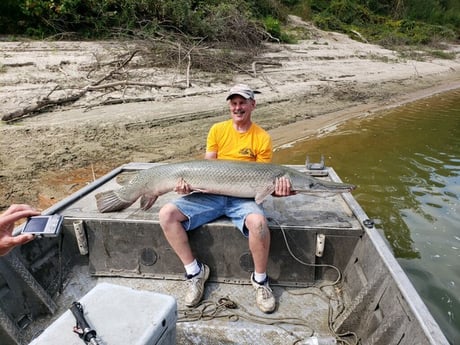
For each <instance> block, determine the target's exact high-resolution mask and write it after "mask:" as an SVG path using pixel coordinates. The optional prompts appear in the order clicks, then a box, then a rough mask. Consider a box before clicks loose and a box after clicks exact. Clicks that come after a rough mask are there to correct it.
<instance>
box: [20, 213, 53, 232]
mask: <svg viewBox="0 0 460 345" xmlns="http://www.w3.org/2000/svg"><path fill="white" fill-rule="evenodd" d="M48 219H49V218H48V217H31V218H30V219H29V221H28V222H27V225H26V227H25V228H24V230H23V232H25V233H27V232H29V233H40V232H44V231H45V228H46V224H47V223H48Z"/></svg>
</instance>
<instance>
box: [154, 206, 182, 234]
mask: <svg viewBox="0 0 460 345" xmlns="http://www.w3.org/2000/svg"><path fill="white" fill-rule="evenodd" d="M158 218H159V220H160V225H161V227H162V228H163V229H165V226H166V227H167V225H168V224H170V223H174V222H181V221H182V220H183V219H181V218H184V215H183V214H182V213H181V212H180V211H179V209H178V208H177V207H176V205H174V204H171V203H169V204H166V205H164V206H163V207H162V208H161V209H160V211H159V212H158Z"/></svg>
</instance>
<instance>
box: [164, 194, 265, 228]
mask: <svg viewBox="0 0 460 345" xmlns="http://www.w3.org/2000/svg"><path fill="white" fill-rule="evenodd" d="M172 203H173V204H174V205H176V207H177V208H178V209H179V210H180V211H181V212H182V213H183V214H184V215H185V216H186V217H187V218H188V219H187V220H185V221H183V222H182V226H183V227H184V229H185V230H187V231H188V230H193V229H196V228H198V227H199V226H201V225H203V224H207V223H209V222H211V221H213V220H215V219H217V218H219V217H222V216H226V217H228V218H230V219H231V220H232V222H233V224H235V226H236V227H237V228H238V229H240V231H241V232H242V234H243V235H244V236H246V237H248V236H249V231H248V229H247V228H246V226H245V225H244V222H245V220H246V217H247V215H248V214H251V213H256V214H261V215H264V211H263V209H262V207H261V206H260V205H257V204H256V202H255V201H254V199H246V198H236V197H232V196H226V195H216V194H207V193H192V194H188V195H185V196H183V197H181V198H178V199H176V200H174V201H173V202H172Z"/></svg>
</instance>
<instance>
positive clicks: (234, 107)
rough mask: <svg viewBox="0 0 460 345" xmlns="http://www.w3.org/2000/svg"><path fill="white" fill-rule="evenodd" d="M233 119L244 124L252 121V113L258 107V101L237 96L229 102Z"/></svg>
mask: <svg viewBox="0 0 460 345" xmlns="http://www.w3.org/2000/svg"><path fill="white" fill-rule="evenodd" d="M228 103H229V105H230V112H231V115H232V119H233V121H235V122H244V121H247V120H250V119H251V113H252V111H253V110H254V108H255V107H256V101H255V100H253V99H246V98H244V97H241V96H238V95H235V96H233V97H232V98H230V100H229V101H228Z"/></svg>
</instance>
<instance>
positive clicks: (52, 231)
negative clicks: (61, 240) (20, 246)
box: [22, 214, 64, 237]
mask: <svg viewBox="0 0 460 345" xmlns="http://www.w3.org/2000/svg"><path fill="white" fill-rule="evenodd" d="M63 219H64V217H63V216H60V215H58V214H53V215H49V216H35V217H30V218H29V219H28V220H27V222H26V225H25V226H24V227H23V229H22V233H23V234H35V235H38V236H47V237H56V236H57V235H59V232H60V230H61V225H62V221H63Z"/></svg>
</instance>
